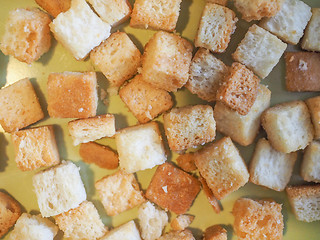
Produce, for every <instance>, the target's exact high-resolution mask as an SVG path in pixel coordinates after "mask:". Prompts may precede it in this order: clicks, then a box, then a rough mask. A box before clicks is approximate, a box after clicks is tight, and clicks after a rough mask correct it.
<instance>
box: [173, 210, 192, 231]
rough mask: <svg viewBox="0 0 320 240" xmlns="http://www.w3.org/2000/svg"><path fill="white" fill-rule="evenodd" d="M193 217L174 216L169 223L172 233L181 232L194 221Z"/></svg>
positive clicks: (185, 215)
mask: <svg viewBox="0 0 320 240" xmlns="http://www.w3.org/2000/svg"><path fill="white" fill-rule="evenodd" d="M194 218H195V217H194V216H192V215H188V214H181V215H178V216H176V217H175V218H174V219H173V220H172V221H171V223H170V226H171V228H172V229H173V230H174V231H182V230H184V229H186V228H187V227H189V225H190V224H191V223H192V221H193V220H194Z"/></svg>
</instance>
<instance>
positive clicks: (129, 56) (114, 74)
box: [90, 32, 141, 89]
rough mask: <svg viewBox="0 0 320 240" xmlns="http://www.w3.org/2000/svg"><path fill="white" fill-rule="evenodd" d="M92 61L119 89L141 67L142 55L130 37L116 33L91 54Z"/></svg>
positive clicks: (111, 83)
mask: <svg viewBox="0 0 320 240" xmlns="http://www.w3.org/2000/svg"><path fill="white" fill-rule="evenodd" d="M90 59H91V60H92V62H93V64H94V65H96V66H97V67H98V68H99V69H100V70H101V71H102V73H103V74H104V75H105V76H106V78H107V80H108V81H109V82H110V87H113V88H116V89H118V88H119V87H121V86H122V84H123V83H124V82H125V81H126V80H128V79H130V78H132V77H133V76H134V75H135V74H136V73H137V70H138V67H140V66H141V53H140V51H139V49H138V48H137V47H136V45H135V44H134V43H133V42H132V41H131V39H130V38H129V36H128V35H127V34H126V33H124V32H115V33H112V34H111V36H110V37H109V38H108V39H107V40H105V41H104V42H103V43H102V44H101V45H100V46H98V47H96V48H95V49H94V50H93V51H92V52H91V53H90Z"/></svg>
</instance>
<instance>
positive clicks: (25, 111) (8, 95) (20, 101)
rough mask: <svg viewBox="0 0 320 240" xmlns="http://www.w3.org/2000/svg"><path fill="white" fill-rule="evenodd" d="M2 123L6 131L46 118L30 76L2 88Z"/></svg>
mask: <svg viewBox="0 0 320 240" xmlns="http://www.w3.org/2000/svg"><path fill="white" fill-rule="evenodd" d="M0 102H1V104H0V124H1V126H2V127H3V129H4V130H5V131H6V132H14V131H18V130H19V129H21V128H24V127H27V126H29V125H30V124H32V123H35V122H37V121H39V120H41V119H43V118H44V114H43V111H42V109H41V106H40V104H39V100H38V97H37V95H36V92H35V91H34V88H33V86H32V84H31V82H30V80H29V79H28V78H24V79H21V80H19V81H17V82H15V83H13V84H11V85H9V86H7V87H4V88H2V89H1V90H0Z"/></svg>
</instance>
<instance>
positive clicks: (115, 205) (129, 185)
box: [95, 170, 145, 216]
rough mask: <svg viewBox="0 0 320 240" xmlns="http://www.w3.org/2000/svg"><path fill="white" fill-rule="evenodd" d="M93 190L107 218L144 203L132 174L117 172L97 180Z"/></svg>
mask: <svg viewBox="0 0 320 240" xmlns="http://www.w3.org/2000/svg"><path fill="white" fill-rule="evenodd" d="M95 188H96V190H97V191H98V193H99V196H100V199H101V202H102V204H103V206H104V208H105V210H106V212H107V214H108V215H109V216H115V215H118V214H119V213H121V212H124V211H126V210H128V209H131V208H134V207H136V206H138V205H140V204H141V203H143V202H144V201H145V198H144V197H143V195H142V192H141V191H140V187H139V184H138V182H137V180H136V178H135V176H134V175H133V173H126V172H124V171H121V170H120V171H117V172H116V173H114V174H112V175H108V176H106V177H104V178H102V179H100V180H98V181H97V182H96V183H95Z"/></svg>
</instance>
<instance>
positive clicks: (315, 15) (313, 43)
mask: <svg viewBox="0 0 320 240" xmlns="http://www.w3.org/2000/svg"><path fill="white" fill-rule="evenodd" d="M311 12H312V17H311V19H310V21H309V23H308V25H307V28H306V30H305V32H304V36H303V38H302V42H301V47H302V49H304V50H308V51H317V52H320V28H319V26H320V8H312V9H311Z"/></svg>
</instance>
